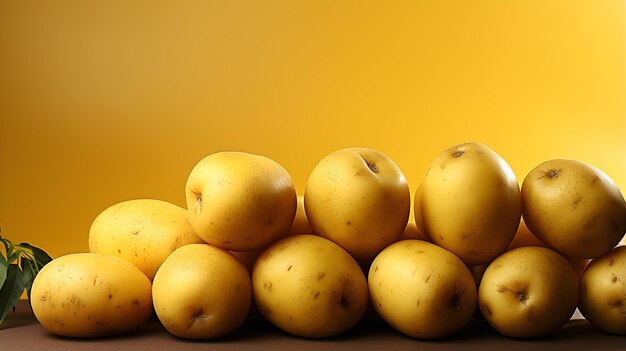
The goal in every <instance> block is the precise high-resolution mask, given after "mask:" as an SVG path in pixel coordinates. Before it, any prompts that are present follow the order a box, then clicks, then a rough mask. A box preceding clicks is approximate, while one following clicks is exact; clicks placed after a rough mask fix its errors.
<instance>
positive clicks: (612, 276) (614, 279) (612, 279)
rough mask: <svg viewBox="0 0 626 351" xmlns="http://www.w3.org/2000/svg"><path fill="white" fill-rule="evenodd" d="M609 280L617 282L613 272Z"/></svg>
mask: <svg viewBox="0 0 626 351" xmlns="http://www.w3.org/2000/svg"><path fill="white" fill-rule="evenodd" d="M611 282H612V283H617V276H616V275H615V273H611Z"/></svg>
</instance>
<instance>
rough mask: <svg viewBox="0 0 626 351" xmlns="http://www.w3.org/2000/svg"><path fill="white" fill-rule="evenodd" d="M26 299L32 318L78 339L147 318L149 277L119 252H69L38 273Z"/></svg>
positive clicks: (131, 325)
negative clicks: (32, 313) (29, 302)
mask: <svg viewBox="0 0 626 351" xmlns="http://www.w3.org/2000/svg"><path fill="white" fill-rule="evenodd" d="M31 304H32V308H33V312H34V314H35V317H37V320H39V322H40V323H41V324H42V325H43V326H44V328H46V329H47V330H48V331H50V332H51V333H54V334H57V335H62V336H69V337H77V338H89V337H99V336H107V335H115V334H121V333H125V332H129V331H131V330H133V329H135V328H137V327H138V326H140V325H141V324H142V323H144V322H145V321H146V320H148V318H149V317H150V314H151V313H152V297H151V287H150V280H148V278H147V277H146V276H145V275H144V274H143V273H142V272H141V271H140V270H139V269H137V267H135V266H133V265H132V264H131V263H130V262H128V261H127V260H124V259H122V258H119V257H115V256H110V255H105V254H99V253H78V254H70V255H66V256H61V257H59V258H57V259H55V260H53V261H52V262H50V263H48V264H47V265H46V266H44V268H43V269H42V270H41V271H40V272H39V274H38V275H37V277H36V278H35V281H34V282H33V286H32V290H31Z"/></svg>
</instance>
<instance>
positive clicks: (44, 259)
mask: <svg viewBox="0 0 626 351" xmlns="http://www.w3.org/2000/svg"><path fill="white" fill-rule="evenodd" d="M20 246H21V247H24V248H27V249H29V250H31V251H32V252H33V256H34V257H35V263H36V266H35V272H39V270H40V269H41V268H42V267H43V266H45V265H46V264H48V262H50V261H52V257H50V255H48V254H47V253H46V252H45V251H44V250H42V249H40V248H38V247H35V246H33V245H31V244H28V243H21V244H20Z"/></svg>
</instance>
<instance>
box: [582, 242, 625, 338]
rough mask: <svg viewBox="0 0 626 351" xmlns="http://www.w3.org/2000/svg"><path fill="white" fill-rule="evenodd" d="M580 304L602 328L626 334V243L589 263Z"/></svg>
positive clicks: (583, 281)
mask: <svg viewBox="0 0 626 351" xmlns="http://www.w3.org/2000/svg"><path fill="white" fill-rule="evenodd" d="M578 307H579V309H580V312H581V313H582V315H583V316H584V317H585V319H587V320H588V321H589V323H591V324H592V325H594V326H595V327H597V328H598V329H600V330H602V331H605V332H607V333H612V334H621V335H625V334H626V246H618V247H616V248H615V249H613V250H612V251H611V252H609V253H607V254H604V255H602V256H601V257H598V258H596V259H595V260H593V261H591V263H589V265H588V266H587V268H586V269H585V271H584V272H583V275H582V277H581V279H580V302H579V304H578Z"/></svg>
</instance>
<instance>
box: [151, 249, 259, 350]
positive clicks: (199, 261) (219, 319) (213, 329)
mask: <svg viewBox="0 0 626 351" xmlns="http://www.w3.org/2000/svg"><path fill="white" fill-rule="evenodd" d="M152 295H153V298H154V310H155V311H156V314H157V316H158V317H159V320H160V321H161V323H162V324H163V326H164V327H165V328H166V329H167V330H168V331H169V332H170V333H172V334H173V335H176V336H178V337H181V338H186V339H215V338H219V337H222V336H225V335H227V334H228V333H230V332H232V331H234V330H235V329H237V328H238V327H239V326H240V325H241V324H242V323H243V322H244V321H245V319H246V316H247V315H248V312H249V310H250V303H251V298H252V293H251V287H250V275H249V273H248V270H247V269H246V267H244V265H243V263H241V262H239V260H238V259H237V258H236V257H235V256H234V255H232V254H231V253H230V252H228V251H226V250H224V249H220V248H218V247H215V246H212V245H208V244H190V245H185V246H183V247H180V248H178V249H176V250H175V251H174V252H172V254H171V255H170V256H169V257H168V258H167V259H166V260H165V262H163V265H161V268H159V271H158V272H157V274H156V275H155V276H154V284H153V286H152Z"/></svg>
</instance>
